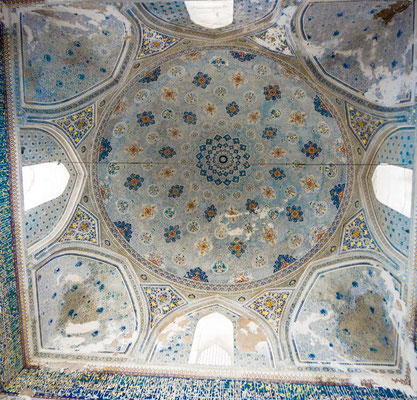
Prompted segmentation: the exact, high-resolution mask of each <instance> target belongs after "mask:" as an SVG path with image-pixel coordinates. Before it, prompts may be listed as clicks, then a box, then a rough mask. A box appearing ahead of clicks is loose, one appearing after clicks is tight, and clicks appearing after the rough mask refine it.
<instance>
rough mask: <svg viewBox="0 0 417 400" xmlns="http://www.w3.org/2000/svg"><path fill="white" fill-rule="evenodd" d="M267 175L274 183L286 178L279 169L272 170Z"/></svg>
mask: <svg viewBox="0 0 417 400" xmlns="http://www.w3.org/2000/svg"><path fill="white" fill-rule="evenodd" d="M269 173H270V174H271V176H272V178H274V179H275V180H276V181H280V180H282V179H284V178H285V177H286V176H287V175H285V172H284V171H283V170H282V169H281V168H272V169H271V170H270V171H269Z"/></svg>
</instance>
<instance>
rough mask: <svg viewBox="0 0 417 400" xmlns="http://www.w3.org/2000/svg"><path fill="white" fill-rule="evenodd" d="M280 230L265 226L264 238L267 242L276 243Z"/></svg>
mask: <svg viewBox="0 0 417 400" xmlns="http://www.w3.org/2000/svg"><path fill="white" fill-rule="evenodd" d="M277 236H278V232H277V231H276V230H275V229H272V228H268V227H266V226H265V227H264V231H263V234H262V240H263V241H264V242H267V243H269V244H271V245H272V244H275V241H276V240H277Z"/></svg>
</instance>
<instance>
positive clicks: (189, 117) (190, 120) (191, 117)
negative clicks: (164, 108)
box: [183, 111, 197, 125]
mask: <svg viewBox="0 0 417 400" xmlns="http://www.w3.org/2000/svg"><path fill="white" fill-rule="evenodd" d="M183 118H184V122H185V123H186V124H189V125H195V124H196V123H197V115H195V114H194V113H193V112H191V111H184V116H183Z"/></svg>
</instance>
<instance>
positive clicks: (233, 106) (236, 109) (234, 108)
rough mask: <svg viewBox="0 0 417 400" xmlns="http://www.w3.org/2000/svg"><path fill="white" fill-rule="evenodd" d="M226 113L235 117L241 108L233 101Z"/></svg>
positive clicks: (227, 107)
mask: <svg viewBox="0 0 417 400" xmlns="http://www.w3.org/2000/svg"><path fill="white" fill-rule="evenodd" d="M226 111H227V113H228V114H229V115H230V116H231V117H234V116H235V115H237V113H238V112H239V106H238V105H237V104H236V102H235V101H232V102H231V103H229V104H228V105H227V106H226Z"/></svg>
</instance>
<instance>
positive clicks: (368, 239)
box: [342, 210, 379, 251]
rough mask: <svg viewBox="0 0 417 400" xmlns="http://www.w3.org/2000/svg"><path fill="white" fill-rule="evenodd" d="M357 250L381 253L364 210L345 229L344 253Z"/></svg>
mask: <svg viewBox="0 0 417 400" xmlns="http://www.w3.org/2000/svg"><path fill="white" fill-rule="evenodd" d="M356 249H363V250H374V251H379V248H378V245H377V243H376V241H375V239H374V237H373V235H372V233H371V231H370V230H369V227H368V224H367V222H366V219H365V214H364V212H363V210H361V211H359V213H358V214H356V215H355V216H354V217H353V218H352V219H351V220H350V221H349V222H348V223H347V224H346V225H345V226H344V227H343V236H342V251H350V250H356Z"/></svg>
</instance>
